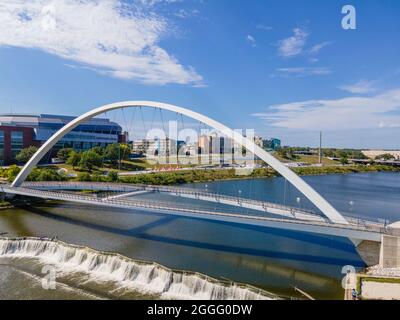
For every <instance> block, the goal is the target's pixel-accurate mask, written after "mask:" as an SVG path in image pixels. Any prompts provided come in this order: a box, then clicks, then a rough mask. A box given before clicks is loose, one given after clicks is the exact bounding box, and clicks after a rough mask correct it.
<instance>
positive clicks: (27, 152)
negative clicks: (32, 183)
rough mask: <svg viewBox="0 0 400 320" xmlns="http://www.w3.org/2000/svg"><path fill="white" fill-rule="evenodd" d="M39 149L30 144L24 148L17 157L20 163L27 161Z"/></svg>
mask: <svg viewBox="0 0 400 320" xmlns="http://www.w3.org/2000/svg"><path fill="white" fill-rule="evenodd" d="M36 151H38V147H35V146H30V147H28V148H25V149H22V150H21V151H20V152H19V153H18V154H17V155H16V157H15V160H17V161H18V162H20V163H27V162H28V161H29V159H30V158H32V157H33V155H34V154H35V153H36Z"/></svg>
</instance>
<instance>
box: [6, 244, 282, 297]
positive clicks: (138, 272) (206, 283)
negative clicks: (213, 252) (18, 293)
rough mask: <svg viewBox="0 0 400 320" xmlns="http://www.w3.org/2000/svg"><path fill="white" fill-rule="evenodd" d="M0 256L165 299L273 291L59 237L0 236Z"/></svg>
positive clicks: (235, 295)
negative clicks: (33, 260) (36, 262)
mask: <svg viewBox="0 0 400 320" xmlns="http://www.w3.org/2000/svg"><path fill="white" fill-rule="evenodd" d="M0 256H5V257H16V258H18V257H20V258H36V259H39V260H40V261H42V262H44V263H48V264H52V265H54V266H56V267H57V268H58V269H59V270H60V272H63V273H73V272H83V273H85V274H87V275H88V276H89V278H90V279H95V280H99V281H114V282H116V283H118V285H119V286H120V287H121V288H122V287H124V288H129V289H131V290H135V291H138V292H141V293H144V294H152V295H159V296H160V297H161V298H164V299H200V300H231V299H232V300H257V299H274V298H275V297H274V296H273V295H272V294H269V293H267V292H265V291H263V290H258V289H256V288H254V287H251V286H246V285H239V284H232V283H225V282H223V281H219V280H217V279H214V278H211V277H208V276H206V275H203V274H199V273H194V272H185V271H177V270H171V269H168V268H166V267H164V266H161V265H159V264H157V263H152V262H144V261H139V260H133V259H130V258H127V257H124V256H122V255H119V254H115V253H107V252H100V251H96V250H93V249H90V248H87V247H80V246H75V245H70V244H66V243H64V242H61V241H53V240H42V239H38V238H16V239H8V238H0Z"/></svg>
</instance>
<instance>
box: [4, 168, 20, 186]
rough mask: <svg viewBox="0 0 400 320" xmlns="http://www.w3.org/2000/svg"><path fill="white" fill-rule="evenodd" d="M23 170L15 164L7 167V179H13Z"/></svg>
mask: <svg viewBox="0 0 400 320" xmlns="http://www.w3.org/2000/svg"><path fill="white" fill-rule="evenodd" d="M20 171H21V168H20V167H18V166H16V165H15V164H13V165H12V166H9V167H8V169H7V179H8V181H9V182H11V181H13V180H14V179H15V178H16V177H17V175H18V173H19V172H20Z"/></svg>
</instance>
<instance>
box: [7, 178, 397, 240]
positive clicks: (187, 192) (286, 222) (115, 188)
mask: <svg viewBox="0 0 400 320" xmlns="http://www.w3.org/2000/svg"><path fill="white" fill-rule="evenodd" d="M43 189H45V190H43ZM65 190H102V191H109V192H122V193H127V194H128V193H133V192H137V191H141V192H145V191H146V192H165V193H168V194H171V195H175V196H182V195H183V196H188V197H190V198H193V199H199V200H205V201H210V199H211V198H212V199H214V200H215V201H217V202H220V203H224V204H227V203H228V204H231V203H233V202H235V203H236V204H239V205H241V206H244V207H246V206H245V205H247V207H249V206H253V207H257V208H262V209H263V210H265V213H271V212H270V211H272V213H273V214H274V212H275V214H276V212H278V214H277V215H279V217H271V216H270V215H267V214H265V215H252V214H239V213H238V214H237V213H229V212H218V211H211V210H202V209H197V208H188V207H187V206H186V207H185V206H183V205H181V204H179V203H177V202H174V203H171V202H161V201H149V200H142V199H135V198H134V197H133V198H132V197H130V198H124V197H115V196H110V195H107V196H105V197H97V196H95V195H90V194H82V193H76V192H75V193H71V192H65ZM60 191H63V192H60ZM0 192H4V193H9V194H16V195H23V196H30V197H38V198H43V199H52V200H62V201H70V202H76V203H83V204H91V205H98V206H106V207H115V208H125V209H136V210H144V211H156V212H161V213H165V214H173V215H178V216H186V217H194V218H200V219H208V220H219V221H227V222H234V223H241V224H251V225H260V226H266V227H272V228H281V229H288V230H294V231H304V232H313V233H319V234H325V235H334V236H342V237H347V238H351V239H358V240H370V241H380V238H381V235H382V234H389V235H398V234H397V233H398V232H399V230H398V229H395V228H390V227H388V226H386V225H384V224H380V223H377V222H374V221H367V220H360V219H354V218H349V217H346V219H347V220H348V221H349V224H340V223H334V222H332V221H328V220H327V219H325V218H323V217H321V216H319V215H315V214H313V213H311V212H309V211H305V210H301V209H297V208H292V207H286V206H282V205H278V204H273V203H270V202H263V201H257V200H251V199H244V198H236V197H229V196H224V195H215V194H212V193H207V192H202V191H199V190H197V189H189V188H179V187H165V186H147V185H125V184H108V183H92V182H88V183H84V182H72V183H70V182H61V183H60V182H38V183H36V182H26V183H24V185H23V186H22V187H10V186H8V185H3V186H0ZM281 211H282V212H286V213H287V214H286V215H285V214H279V212H281ZM300 214H301V215H300ZM298 216H301V218H298ZM308 216H310V217H311V219H307V217H308Z"/></svg>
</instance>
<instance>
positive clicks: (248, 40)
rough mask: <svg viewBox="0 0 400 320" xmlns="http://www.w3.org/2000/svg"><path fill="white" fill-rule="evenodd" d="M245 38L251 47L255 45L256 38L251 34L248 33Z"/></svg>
mask: <svg viewBox="0 0 400 320" xmlns="http://www.w3.org/2000/svg"><path fill="white" fill-rule="evenodd" d="M246 40H247V42H248V43H249V44H250V45H251V46H252V47H256V46H257V43H256V39H254V37H253V36H252V35H250V34H248V35H247V37H246Z"/></svg>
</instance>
